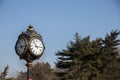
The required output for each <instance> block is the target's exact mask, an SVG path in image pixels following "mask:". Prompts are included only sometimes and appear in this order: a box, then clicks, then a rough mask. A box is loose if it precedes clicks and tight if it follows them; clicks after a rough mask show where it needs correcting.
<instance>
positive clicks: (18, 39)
mask: <svg viewBox="0 0 120 80" xmlns="http://www.w3.org/2000/svg"><path fill="white" fill-rule="evenodd" d="M20 39H23V40H24V41H25V49H24V51H23V53H22V54H19V53H18V51H17V44H18V42H19V40H20ZM15 51H16V53H17V55H19V56H22V55H24V54H25V53H26V51H27V40H26V39H25V38H24V37H22V38H19V39H18V40H17V42H16V45H15Z"/></svg>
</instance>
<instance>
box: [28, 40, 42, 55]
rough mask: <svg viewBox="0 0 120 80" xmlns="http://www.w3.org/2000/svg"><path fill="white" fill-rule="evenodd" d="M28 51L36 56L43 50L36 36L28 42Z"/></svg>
mask: <svg viewBox="0 0 120 80" xmlns="http://www.w3.org/2000/svg"><path fill="white" fill-rule="evenodd" d="M30 51H31V52H32V53H33V54H34V55H36V56H38V55H41V54H42V53H43V51H44V45H43V43H42V41H41V40H40V39H38V38H33V39H32V40H31V42H30Z"/></svg>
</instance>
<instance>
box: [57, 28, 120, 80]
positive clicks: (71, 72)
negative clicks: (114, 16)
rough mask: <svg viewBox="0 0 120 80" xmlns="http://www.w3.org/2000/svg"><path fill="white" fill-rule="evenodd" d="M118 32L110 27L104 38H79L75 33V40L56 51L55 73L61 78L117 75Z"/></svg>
mask: <svg viewBox="0 0 120 80" xmlns="http://www.w3.org/2000/svg"><path fill="white" fill-rule="evenodd" d="M119 34H120V31H117V30H116V31H111V33H110V34H107V35H106V37H105V38H104V39H102V38H97V39H96V40H92V41H90V37H89V36H88V37H84V38H80V36H79V35H78V33H76V34H75V41H70V42H69V45H68V46H67V49H63V50H62V51H58V52H57V53H56V55H57V56H58V59H57V63H56V66H57V67H58V68H59V69H60V70H59V71H58V76H60V78H61V80H104V79H108V80H114V79H117V78H118V79H120V78H119V76H118V75H120V71H119V70H120V67H119V66H120V54H119V52H118V51H117V48H118V45H119V44H120V39H118V36H119ZM114 73H115V74H114Z"/></svg>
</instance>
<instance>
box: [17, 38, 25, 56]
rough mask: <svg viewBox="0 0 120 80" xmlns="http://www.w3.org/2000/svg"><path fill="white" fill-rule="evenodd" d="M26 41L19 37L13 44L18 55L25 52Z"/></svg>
mask: <svg viewBox="0 0 120 80" xmlns="http://www.w3.org/2000/svg"><path fill="white" fill-rule="evenodd" d="M26 43H27V42H26V40H25V39H24V38H20V39H18V40H17V42H16V45H15V50H16V53H17V54H18V55H19V56H21V55H22V54H24V53H25V51H26V48H27V46H26Z"/></svg>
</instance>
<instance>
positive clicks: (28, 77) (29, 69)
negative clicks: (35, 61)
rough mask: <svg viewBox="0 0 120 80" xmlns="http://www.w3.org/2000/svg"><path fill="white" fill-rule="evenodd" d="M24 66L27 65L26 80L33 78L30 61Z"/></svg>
mask: <svg viewBox="0 0 120 80" xmlns="http://www.w3.org/2000/svg"><path fill="white" fill-rule="evenodd" d="M26 66H27V80H33V79H32V75H31V72H32V70H31V68H32V62H28V63H27V64H26Z"/></svg>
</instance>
